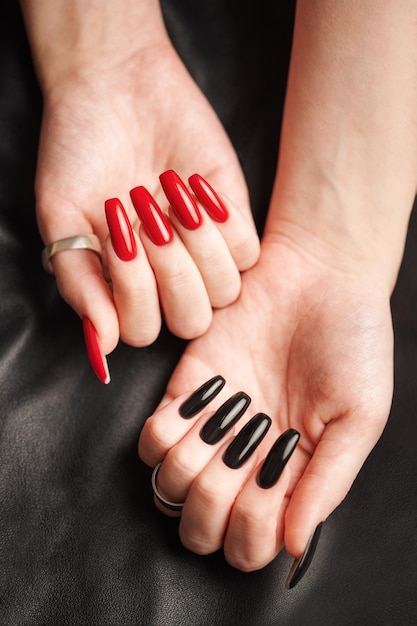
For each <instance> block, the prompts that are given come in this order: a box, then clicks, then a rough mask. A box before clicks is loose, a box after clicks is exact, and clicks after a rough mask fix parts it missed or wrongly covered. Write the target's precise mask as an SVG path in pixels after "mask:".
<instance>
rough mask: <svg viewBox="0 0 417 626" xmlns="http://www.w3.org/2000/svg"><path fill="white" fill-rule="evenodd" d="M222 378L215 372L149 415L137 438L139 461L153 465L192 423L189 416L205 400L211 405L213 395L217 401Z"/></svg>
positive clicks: (204, 402)
mask: <svg viewBox="0 0 417 626" xmlns="http://www.w3.org/2000/svg"><path fill="white" fill-rule="evenodd" d="M225 382H226V381H225V379H224V378H223V377H222V376H220V375H216V376H214V377H213V378H210V379H209V380H207V381H206V382H204V383H203V384H202V385H201V386H200V387H198V388H197V389H195V390H194V391H193V392H192V393H191V395H190V393H189V391H188V392H185V393H183V394H181V395H180V396H178V397H177V398H175V400H172V401H171V402H169V403H167V404H165V405H164V406H163V407H162V408H161V409H159V410H158V411H156V412H155V413H154V414H153V415H152V416H151V417H149V418H148V419H147V420H146V422H145V424H144V426H143V428H142V432H141V434H140V438H139V447H138V452H139V456H140V458H141V459H142V461H143V462H144V463H146V464H147V465H150V466H151V467H155V466H156V465H157V464H158V463H159V462H160V461H161V460H162V459H163V458H164V457H165V456H166V454H167V453H168V451H169V450H170V448H172V447H173V446H174V445H176V444H177V443H178V442H179V441H181V439H182V438H183V437H184V436H185V435H186V434H187V433H188V431H189V430H190V428H191V427H192V424H193V422H190V419H192V418H193V417H194V416H196V415H198V413H199V412H200V411H202V410H203V409H204V408H205V407H207V406H208V405H209V404H210V406H212V404H211V403H212V402H213V401H214V400H215V399H216V400H218V403H219V404H220V403H221V400H220V399H218V398H217V396H219V398H220V397H221V391H222V389H223V387H224V385H225ZM215 408H217V407H215ZM184 416H185V417H184Z"/></svg>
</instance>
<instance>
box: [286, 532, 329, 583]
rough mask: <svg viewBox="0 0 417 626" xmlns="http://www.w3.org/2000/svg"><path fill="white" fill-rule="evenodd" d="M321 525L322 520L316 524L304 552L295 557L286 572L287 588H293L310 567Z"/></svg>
mask: <svg viewBox="0 0 417 626" xmlns="http://www.w3.org/2000/svg"><path fill="white" fill-rule="evenodd" d="M322 526H323V522H320V524H319V525H318V526H317V528H316V530H315V531H314V533H313V534H312V535H311V537H310V539H309V540H308V543H307V546H306V549H305V550H304V553H303V554H302V556H301V557H300V558H299V559H296V560H295V561H294V563H293V564H292V567H291V569H290V573H289V574H288V578H287V582H286V583H285V586H286V587H287V589H293V587H295V585H296V584H297V583H299V582H300V580H301V579H302V577H303V576H304V574H305V573H306V571H307V570H308V568H309V567H310V564H311V561H312V560H313V556H314V553H315V551H316V548H317V544H318V541H319V538H320V533H321V529H322Z"/></svg>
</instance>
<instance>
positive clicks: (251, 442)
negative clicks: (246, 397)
mask: <svg viewBox="0 0 417 626" xmlns="http://www.w3.org/2000/svg"><path fill="white" fill-rule="evenodd" d="M271 423H272V420H271V418H270V417H268V415H265V413H257V414H256V415H254V416H253V417H252V419H251V420H249V422H248V423H247V424H245V426H244V427H243V428H242V430H241V431H240V433H239V434H238V435H236V437H235V438H234V439H233V441H232V443H231V444H230V445H229V446H228V447H227V448H226V451H225V453H224V455H223V463H225V465H227V466H228V467H230V468H231V469H238V468H239V467H242V465H243V464H244V463H245V461H247V459H248V458H249V457H250V455H251V454H252V452H253V451H254V450H255V449H256V448H257V447H258V446H259V444H260V443H261V441H262V439H263V438H264V437H265V435H266V433H267V432H268V429H269V427H270V426H271Z"/></svg>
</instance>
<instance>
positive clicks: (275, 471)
mask: <svg viewBox="0 0 417 626" xmlns="http://www.w3.org/2000/svg"><path fill="white" fill-rule="evenodd" d="M299 439H300V433H299V432H298V431H297V430H294V429H293V428H289V429H288V430H286V431H285V432H284V433H282V435H281V436H280V437H278V439H277V440H276V442H275V443H274V445H273V446H272V448H271V449H270V451H269V452H268V455H267V457H266V459H265V461H264V462H263V465H262V467H261V469H260V472H259V474H258V485H259V486H260V487H262V489H270V488H271V487H273V486H274V485H275V484H276V483H277V482H278V480H279V477H280V476H281V474H282V472H283V471H284V467H285V466H286V464H287V463H288V461H289V460H290V458H291V455H292V453H293V452H294V450H295V448H296V446H297V443H298V440H299Z"/></svg>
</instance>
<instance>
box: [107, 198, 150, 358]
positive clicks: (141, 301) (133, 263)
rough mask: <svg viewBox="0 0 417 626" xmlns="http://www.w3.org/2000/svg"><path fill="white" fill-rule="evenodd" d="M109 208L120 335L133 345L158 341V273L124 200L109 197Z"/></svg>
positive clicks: (110, 262) (111, 262)
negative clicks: (153, 266) (131, 220)
mask: <svg viewBox="0 0 417 626" xmlns="http://www.w3.org/2000/svg"><path fill="white" fill-rule="evenodd" d="M105 210H106V218H107V223H108V226H109V231H110V239H108V240H107V242H106V252H107V265H108V270H109V273H110V277H111V279H112V285H113V298H114V302H115V306H116V309H117V315H118V318H119V328H120V337H121V339H123V341H125V342H126V343H128V344H130V345H133V346H136V347H141V346H147V345H149V344H151V343H152V342H153V341H155V339H156V338H157V336H158V334H159V331H160V328H161V313H160V308H159V297H158V290H157V286H156V280H155V276H154V273H153V271H152V268H151V266H150V264H149V261H148V258H147V255H146V252H145V250H144V248H143V245H142V243H141V241H140V239H139V237H138V236H137V235H136V233H134V231H133V229H132V227H131V224H130V221H129V219H128V216H127V214H126V211H125V210H124V208H123V206H122V204H121V202H120V200H118V198H112V199H109V200H106V203H105Z"/></svg>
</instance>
